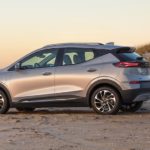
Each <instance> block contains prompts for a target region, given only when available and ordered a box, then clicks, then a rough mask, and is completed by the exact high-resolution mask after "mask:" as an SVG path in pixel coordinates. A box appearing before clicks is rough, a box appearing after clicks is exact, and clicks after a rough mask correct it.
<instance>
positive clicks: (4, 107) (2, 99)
mask: <svg viewBox="0 0 150 150" xmlns="http://www.w3.org/2000/svg"><path fill="white" fill-rule="evenodd" d="M8 110H9V101H8V99H7V97H6V95H5V93H4V92H3V91H1V90H0V114H5V113H7V111H8Z"/></svg>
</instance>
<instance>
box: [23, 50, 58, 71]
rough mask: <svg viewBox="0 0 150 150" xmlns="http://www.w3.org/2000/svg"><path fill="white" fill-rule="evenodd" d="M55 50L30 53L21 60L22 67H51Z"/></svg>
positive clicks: (55, 53) (54, 57)
mask: <svg viewBox="0 0 150 150" xmlns="http://www.w3.org/2000/svg"><path fill="white" fill-rule="evenodd" d="M56 55H57V50H43V51H40V52H36V53H34V54H31V55H30V56H28V57H27V58H25V59H24V60H22V61H21V68H22V69H34V68H45V67H53V66H54V65H55V61H56Z"/></svg>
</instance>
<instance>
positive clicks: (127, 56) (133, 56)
mask: <svg viewBox="0 0 150 150" xmlns="http://www.w3.org/2000/svg"><path fill="white" fill-rule="evenodd" d="M118 56H119V58H120V59H121V61H137V60H144V59H143V57H141V56H140V55H139V54H137V53H136V52H131V53H118Z"/></svg>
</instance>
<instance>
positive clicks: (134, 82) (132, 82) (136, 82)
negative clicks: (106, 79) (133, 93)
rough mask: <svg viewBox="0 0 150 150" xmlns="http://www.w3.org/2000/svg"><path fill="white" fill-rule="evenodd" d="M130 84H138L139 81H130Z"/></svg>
mask: <svg viewBox="0 0 150 150" xmlns="http://www.w3.org/2000/svg"><path fill="white" fill-rule="evenodd" d="M129 83H130V84H140V81H130V82H129Z"/></svg>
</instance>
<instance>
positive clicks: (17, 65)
mask: <svg viewBox="0 0 150 150" xmlns="http://www.w3.org/2000/svg"><path fill="white" fill-rule="evenodd" d="M20 69H21V64H20V63H17V64H16V65H15V70H16V71H18V70H20Z"/></svg>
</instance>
